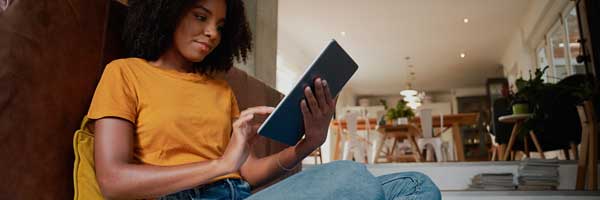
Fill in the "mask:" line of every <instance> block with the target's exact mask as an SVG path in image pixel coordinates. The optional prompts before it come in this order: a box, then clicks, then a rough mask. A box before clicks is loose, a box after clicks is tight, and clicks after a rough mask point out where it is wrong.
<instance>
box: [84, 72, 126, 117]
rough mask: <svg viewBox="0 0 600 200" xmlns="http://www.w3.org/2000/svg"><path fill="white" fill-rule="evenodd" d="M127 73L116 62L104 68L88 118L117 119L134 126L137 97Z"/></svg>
mask: <svg viewBox="0 0 600 200" xmlns="http://www.w3.org/2000/svg"><path fill="white" fill-rule="evenodd" d="M128 72H129V71H127V70H126V69H125V66H124V63H119V62H118V61H113V62H111V63H110V64H108V65H107V66H106V68H105V69H104V72H103V73H102V77H101V78H100V82H99V83H98V86H97V87H96V91H95V92H94V97H93V98H92V103H91V104H90V109H89V111H88V118H90V119H100V118H103V117H118V118H123V119H126V120H129V121H130V122H131V123H134V124H135V122H136V118H137V95H136V93H135V88H134V84H133V82H130V80H129V79H128V77H131V74H129V73H128Z"/></svg>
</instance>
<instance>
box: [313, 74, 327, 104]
mask: <svg viewBox="0 0 600 200" xmlns="http://www.w3.org/2000/svg"><path fill="white" fill-rule="evenodd" d="M315 90H316V91H315V92H316V93H317V102H318V103H319V107H320V108H327V106H328V103H327V100H325V91H324V90H325V89H324V88H323V79H321V78H317V79H316V80H315Z"/></svg>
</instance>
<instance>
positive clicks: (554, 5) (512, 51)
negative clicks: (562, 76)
mask: <svg viewBox="0 0 600 200" xmlns="http://www.w3.org/2000/svg"><path fill="white" fill-rule="evenodd" d="M567 3H569V0H535V1H531V4H530V5H529V8H528V10H527V13H526V14H525V16H524V17H523V19H522V20H521V23H520V26H519V27H518V29H517V30H515V32H514V34H513V35H512V37H511V39H510V42H509V45H508V47H507V48H506V50H505V53H504V56H502V59H501V63H502V66H503V68H504V75H505V76H506V77H507V78H508V81H509V84H510V85H512V84H513V83H514V81H515V80H516V79H517V78H518V77H521V76H522V77H524V78H525V79H527V78H529V71H530V70H531V71H534V70H535V68H536V65H537V63H536V59H537V58H536V54H535V49H536V48H537V46H538V45H539V44H540V43H541V42H544V40H545V38H544V37H545V34H546V33H547V32H548V30H549V29H550V28H551V27H552V25H554V23H555V22H556V21H557V20H558V19H559V18H560V14H559V13H560V12H561V11H562V9H563V8H564V7H565V6H566V5H567Z"/></svg>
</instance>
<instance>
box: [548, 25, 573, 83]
mask: <svg viewBox="0 0 600 200" xmlns="http://www.w3.org/2000/svg"><path fill="white" fill-rule="evenodd" d="M565 36H566V35H565V31H564V29H563V27H562V26H561V24H560V22H557V23H556V25H554V27H553V28H552V29H551V30H550V35H549V37H548V40H549V41H548V43H549V44H550V54H551V55H552V56H551V57H552V68H553V70H552V71H553V72H554V74H553V76H552V77H551V79H557V80H555V81H558V80H560V79H563V78H564V77H567V76H568V75H569V74H570V73H569V69H568V68H567V59H568V58H567V48H566V45H565V43H566V42H565Z"/></svg>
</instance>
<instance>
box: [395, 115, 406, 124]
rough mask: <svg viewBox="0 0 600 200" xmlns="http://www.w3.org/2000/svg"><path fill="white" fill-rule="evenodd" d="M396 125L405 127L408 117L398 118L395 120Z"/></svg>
mask: <svg viewBox="0 0 600 200" xmlns="http://www.w3.org/2000/svg"><path fill="white" fill-rule="evenodd" d="M396 121H397V123H398V125H406V124H408V117H400V118H397V119H396Z"/></svg>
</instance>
